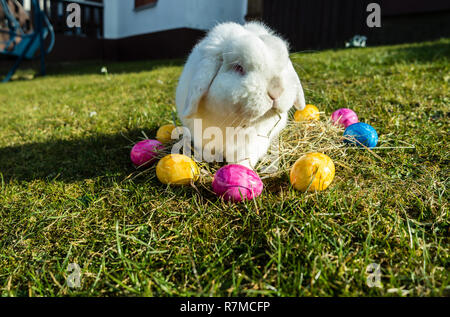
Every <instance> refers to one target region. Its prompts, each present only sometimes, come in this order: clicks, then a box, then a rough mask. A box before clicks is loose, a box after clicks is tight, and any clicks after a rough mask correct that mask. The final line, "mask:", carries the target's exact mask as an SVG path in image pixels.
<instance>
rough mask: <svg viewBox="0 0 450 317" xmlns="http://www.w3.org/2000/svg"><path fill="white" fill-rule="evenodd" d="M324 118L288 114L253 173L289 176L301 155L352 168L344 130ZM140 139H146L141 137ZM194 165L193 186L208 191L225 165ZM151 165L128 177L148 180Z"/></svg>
mask: <svg viewBox="0 0 450 317" xmlns="http://www.w3.org/2000/svg"><path fill="white" fill-rule="evenodd" d="M324 118H325V114H323V113H321V120H317V121H304V122H296V121H294V120H293V115H292V113H291V115H290V119H289V121H288V124H287V126H286V128H285V129H284V130H283V131H282V132H281V133H280V135H279V139H278V142H274V144H273V145H272V147H271V149H270V150H269V153H268V155H267V156H266V157H265V158H264V159H263V160H261V161H260V162H259V163H258V164H257V166H256V171H257V172H258V174H259V175H260V177H261V179H263V180H266V181H269V180H270V179H280V178H283V177H285V175H289V171H290V169H291V167H292V165H293V164H294V163H295V161H296V160H298V159H299V158H300V157H301V156H303V155H304V154H307V153H312V152H320V153H324V154H326V155H328V156H330V157H331V158H332V159H333V161H334V163H335V164H336V165H339V166H340V167H343V168H346V169H351V168H352V167H351V166H348V164H346V163H345V161H346V159H345V157H347V156H348V153H347V152H348V151H347V150H348V149H349V147H348V146H346V145H345V143H344V142H343V132H344V129H343V128H342V127H339V126H337V125H334V124H333V123H332V121H331V119H330V118H328V119H324ZM144 136H145V137H146V138H148V137H147V136H146V135H145V134H144ZM175 143H176V141H175V142H173V143H171V144H166V146H165V149H164V150H162V151H161V152H160V153H159V155H158V158H157V159H160V158H162V157H164V156H166V155H168V154H170V152H171V148H172V145H173V144H175ZM369 151H370V150H369ZM372 153H373V152H372ZM374 155H376V154H374ZM337 159H338V160H337ZM198 165H199V168H200V171H201V177H200V180H199V181H198V182H197V186H199V185H200V186H201V187H205V188H207V189H208V190H210V184H211V182H212V179H213V176H214V173H215V172H216V171H217V170H218V169H219V168H220V167H222V166H224V165H225V163H222V164H221V163H205V162H198ZM155 166H156V164H153V165H151V166H149V167H147V168H142V167H141V168H138V169H137V171H136V172H135V173H133V174H132V175H130V177H131V178H136V177H138V176H142V175H145V177H146V178H147V179H152V178H154V177H156V172H155ZM268 167H270V168H268Z"/></svg>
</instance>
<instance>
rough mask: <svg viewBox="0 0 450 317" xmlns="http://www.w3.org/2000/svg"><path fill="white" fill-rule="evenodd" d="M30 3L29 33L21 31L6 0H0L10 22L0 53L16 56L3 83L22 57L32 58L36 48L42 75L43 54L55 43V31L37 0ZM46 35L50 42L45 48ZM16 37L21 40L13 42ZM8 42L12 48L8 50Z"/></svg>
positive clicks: (17, 66) (10, 75) (13, 71)
mask: <svg viewBox="0 0 450 317" xmlns="http://www.w3.org/2000/svg"><path fill="white" fill-rule="evenodd" d="M31 5H32V8H33V9H34V19H33V32H32V33H30V34H25V33H24V32H23V31H22V29H21V27H20V25H19V22H18V21H17V19H16V18H15V17H14V16H13V15H12V14H11V12H10V11H9V7H8V4H7V2H6V0H0V6H2V7H3V8H4V11H5V15H6V18H7V19H8V22H9V24H10V29H9V31H7V32H8V33H9V35H10V37H9V41H8V42H7V43H6V44H7V45H6V47H5V50H3V51H0V54H4V55H9V56H16V57H17V59H16V61H15V63H14V65H13V66H12V68H11V69H10V70H9V72H8V74H7V75H6V76H5V78H4V79H3V81H2V82H4V83H6V82H8V81H10V80H11V78H12V76H13V75H14V73H15V72H16V71H17V69H18V68H19V66H20V64H21V63H22V61H23V60H24V59H32V58H33V57H34V54H35V53H36V51H37V49H38V48H39V51H40V60H41V75H42V76H44V75H45V73H46V72H45V56H46V55H47V54H48V53H50V51H51V50H52V49H53V46H54V43H55V33H54V30H53V26H52V24H51V23H50V21H49V20H48V18H47V16H46V15H45V13H44V12H43V11H42V10H41V8H40V6H39V2H38V0H31ZM3 32H4V31H3ZM48 35H50V44H49V46H48V48H47V49H46V48H45V44H44V40H45V38H46V37H47V36H48ZM17 37H20V38H21V41H20V42H19V43H18V44H15V43H14V41H15V39H16V38H17ZM10 44H12V45H13V48H12V50H8V47H9V46H10Z"/></svg>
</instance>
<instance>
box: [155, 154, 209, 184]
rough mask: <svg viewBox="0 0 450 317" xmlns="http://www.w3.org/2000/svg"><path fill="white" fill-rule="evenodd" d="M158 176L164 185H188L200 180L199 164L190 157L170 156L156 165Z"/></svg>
mask: <svg viewBox="0 0 450 317" xmlns="http://www.w3.org/2000/svg"><path fill="white" fill-rule="evenodd" d="M156 176H157V177H158V179H159V181H160V182H161V183H163V184H171V185H187V184H190V183H191V182H195V181H196V180H198V178H199V176H200V172H199V169H198V166H197V164H196V163H195V162H194V160H192V159H191V158H190V157H187V156H186V155H182V154H169V155H167V156H164V157H163V158H162V159H161V160H160V161H159V162H158V164H157V165H156Z"/></svg>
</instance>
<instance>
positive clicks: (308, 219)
mask: <svg viewBox="0 0 450 317" xmlns="http://www.w3.org/2000/svg"><path fill="white" fill-rule="evenodd" d="M291 57H292V60H293V61H294V63H295V67H296V69H297V71H298V73H299V75H300V78H301V79H302V82H303V86H304V88H305V94H306V99H307V102H308V103H313V104H316V105H317V106H318V107H319V108H320V109H321V111H323V114H322V120H327V118H328V116H329V115H330V114H331V112H332V111H333V110H335V109H337V108H340V107H350V108H353V109H354V110H355V111H356V112H357V113H358V115H359V116H360V119H361V121H365V122H368V123H370V124H372V125H373V126H374V127H375V128H376V129H377V131H378V133H379V135H380V142H381V143H382V144H387V145H390V146H385V147H384V148H380V149H375V150H374V151H373V153H371V152H369V151H367V150H356V149H351V148H349V149H348V150H346V151H347V152H346V153H347V155H346V156H345V157H340V156H337V155H333V153H328V154H329V155H330V156H331V157H332V159H333V160H334V162H335V164H336V178H335V180H334V182H333V183H332V185H331V186H330V188H329V189H327V190H326V191H324V192H319V193H306V194H305V193H300V192H296V191H294V190H293V189H292V188H291V187H290V186H289V179H288V175H287V174H286V173H285V175H282V176H281V177H279V178H277V179H276V180H265V182H266V185H267V186H266V188H265V190H264V192H263V194H262V196H261V197H259V198H258V199H256V200H255V201H254V202H250V203H242V204H228V203H224V202H222V201H221V200H220V199H218V198H216V197H215V196H214V195H211V193H210V192H209V191H208V190H206V189H205V188H202V187H197V188H194V187H191V186H187V187H175V188H173V187H166V186H164V185H162V184H160V183H159V182H158V181H157V180H156V179H155V178H154V177H153V176H152V175H151V173H147V174H145V173H144V174H142V175H139V174H138V173H136V170H135V168H134V167H133V166H132V165H131V163H130V160H129V151H130V149H131V146H132V145H133V143H134V142H136V141H138V140H140V139H141V138H143V136H144V134H145V135H147V136H149V137H153V136H154V134H155V131H156V129H157V128H158V127H159V126H160V125H162V124H164V123H170V122H171V121H172V112H173V111H175V104H174V102H175V89H176V85H177V79H178V76H179V75H180V74H181V70H182V63H183V61H181V60H173V61H172V60H170V61H143V62H129V63H106V62H105V63H102V62H86V63H77V64H70V63H68V64H60V65H53V66H51V67H50V69H49V76H47V77H36V78H34V79H30V77H33V76H32V73H30V72H29V71H26V70H25V71H21V72H20V73H19V74H18V78H17V80H15V81H13V82H11V83H8V84H2V85H0V186H1V187H0V294H1V295H2V296H108V295H115V296H116V295H120V296H260V295H267V296H430V295H438V296H445V295H447V296H448V295H449V290H450V287H449V284H448V282H449V264H448V256H449V248H448V246H449V217H448V216H449V214H448V213H449V211H448V192H447V191H446V187H447V186H448V183H449V175H450V173H449V146H448V141H449V137H448V133H449V117H450V109H449V106H448V105H449V103H450V96H449V87H448V84H449V79H450V75H449V74H450V66H449V59H450V39H443V40H439V41H435V42H427V43H421V44H408V45H399V46H389V47H377V48H365V49H346V50H338V51H324V52H314V53H295V54H292V56H291ZM103 66H105V67H107V70H108V73H107V74H106V73H102V72H101V68H102V67H103ZM301 154H303V153H298V155H299V156H301ZM71 263H76V264H77V265H78V266H79V267H80V270H81V278H80V287H75V288H73V287H69V285H68V282H67V278H68V277H70V276H73V275H72V274H73V273H74V271H71V270H68V267H69V264H71ZM371 263H376V264H379V265H380V269H381V281H380V282H381V285H379V286H380V287H369V286H368V283H367V279H368V273H367V272H366V269H367V267H368V265H370V264H371ZM69 281H72V280H69Z"/></svg>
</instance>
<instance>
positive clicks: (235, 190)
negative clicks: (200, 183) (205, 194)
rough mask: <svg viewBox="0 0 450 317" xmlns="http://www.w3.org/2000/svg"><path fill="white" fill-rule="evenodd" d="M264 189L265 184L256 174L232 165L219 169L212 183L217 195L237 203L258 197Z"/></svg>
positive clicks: (242, 167)
mask: <svg viewBox="0 0 450 317" xmlns="http://www.w3.org/2000/svg"><path fill="white" fill-rule="evenodd" d="M263 187H264V185H263V182H262V181H261V178H259V176H258V174H257V173H256V172H254V171H252V170H251V169H249V168H247V167H245V166H242V165H238V164H230V165H227V166H224V167H222V168H221V169H219V170H218V171H217V172H216V174H215V175H214V180H213V183H212V188H213V190H214V192H215V193H216V195H218V196H221V197H223V198H224V199H225V200H227V201H235V202H240V201H242V200H251V199H253V198H256V197H258V196H259V195H261V192H262V190H263Z"/></svg>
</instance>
